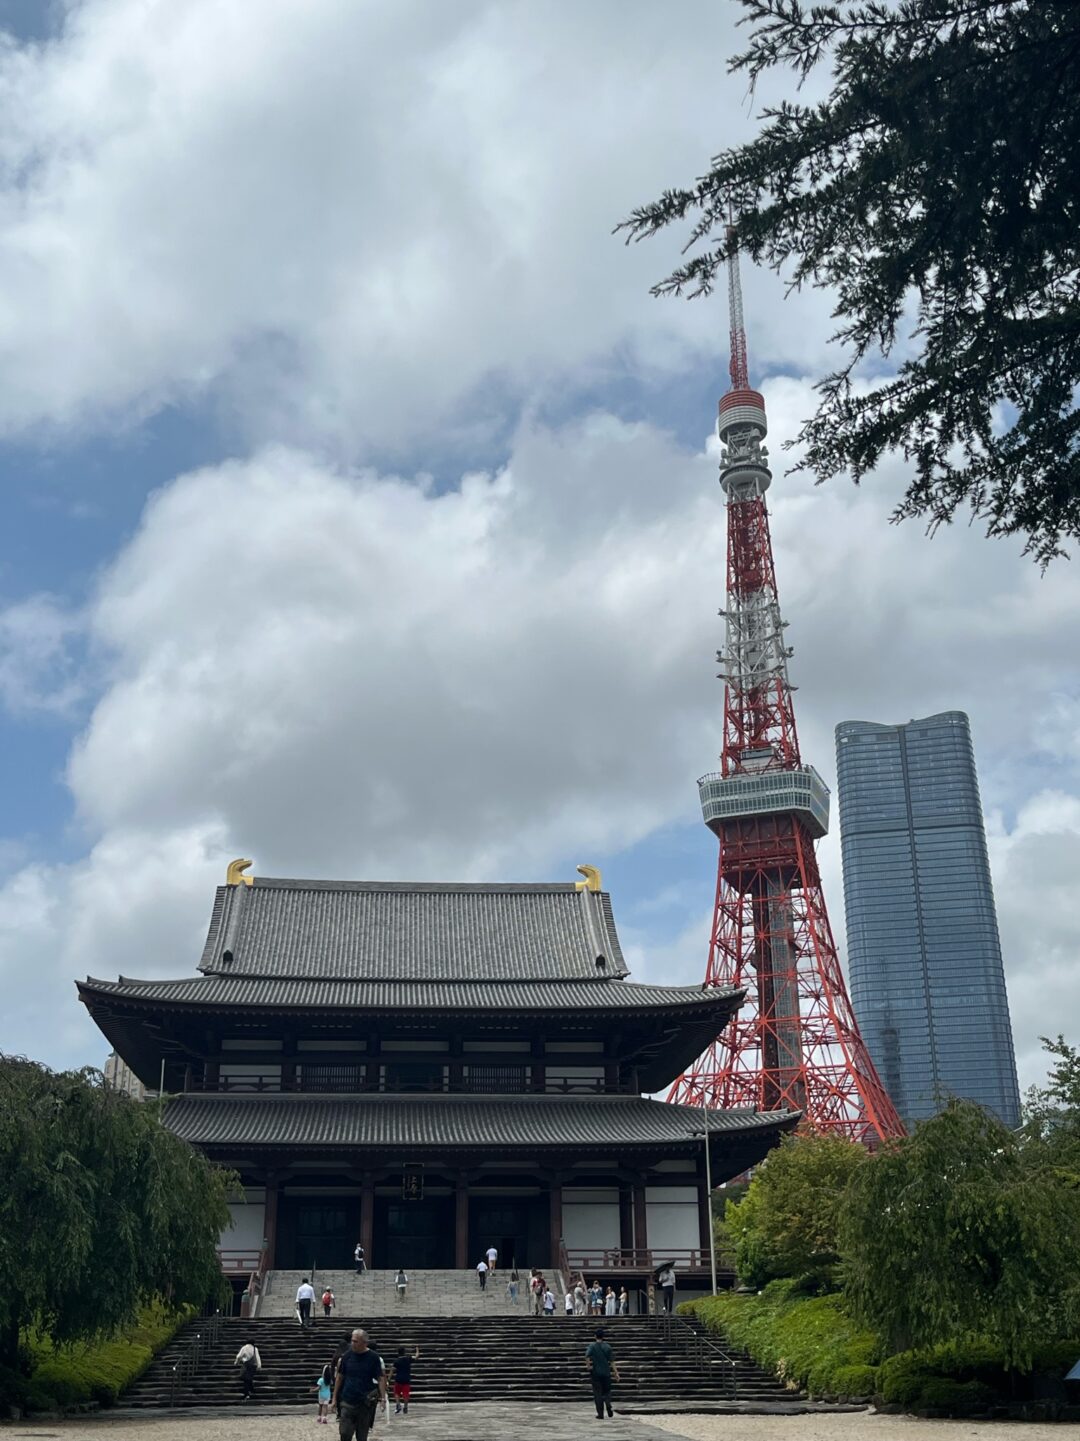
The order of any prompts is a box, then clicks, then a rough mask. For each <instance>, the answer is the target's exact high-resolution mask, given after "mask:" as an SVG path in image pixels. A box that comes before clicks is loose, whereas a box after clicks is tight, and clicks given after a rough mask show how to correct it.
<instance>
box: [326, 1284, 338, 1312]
mask: <svg viewBox="0 0 1080 1441" xmlns="http://www.w3.org/2000/svg"><path fill="white" fill-rule="evenodd" d="M336 1304H337V1298H336V1297H335V1295H334V1293H333V1291H331V1289H330V1287H329V1286H327V1288H326V1290H325V1291H324V1292H323V1293H322V1308H323V1315H324V1316H329V1315H330V1312H331V1311H332V1310H333V1309H334V1306H335V1305H336Z"/></svg>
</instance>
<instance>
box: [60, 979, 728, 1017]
mask: <svg viewBox="0 0 1080 1441" xmlns="http://www.w3.org/2000/svg"><path fill="white" fill-rule="evenodd" d="M79 991H80V993H81V994H82V995H83V996H84V998H85V999H87V1000H88V1001H90V1000H97V999H98V998H102V999H105V998H109V997H114V998H116V999H117V1000H120V1001H147V1002H159V1003H160V1002H166V1003H167V1004H169V1005H170V1006H172V1005H184V1006H195V1007H198V1008H200V1009H203V1010H205V1009H214V1008H217V1007H227V1008H228V1009H229V1010H235V1009H236V1008H238V1007H240V1008H245V1009H246V1008H253V1009H258V1010H277V1009H282V1008H283V1009H288V1010H294V1009H296V1008H298V1007H311V1008H320V1009H321V1008H323V1007H331V1008H333V1009H335V1010H338V1009H343V1010H368V1011H397V1010H408V1011H428V1010H435V1011H467V1012H476V1011H504V1012H507V1013H508V1014H514V1013H521V1012H523V1011H531V1012H536V1011H563V1010H567V1011H570V1010H573V1011H584V1010H595V1011H607V1010H610V1009H616V1010H619V1011H633V1010H642V1011H654V1010H657V1009H658V1008H659V1009H661V1010H668V1009H670V1008H672V1007H675V1008H690V1009H691V1010H692V1011H694V1012H695V1013H697V1012H706V1011H708V1012H712V1011H717V1010H718V1011H722V1012H724V1013H725V1014H730V1013H731V1012H732V1011H733V1010H734V1009H735V1007H736V1006H737V1005H738V1003H739V1001H740V1000H741V999H742V995H743V992H742V991H737V990H732V989H731V988H730V987H719V986H710V987H704V986H701V985H697V986H651V985H644V984H640V983H638V982H637V981H626V980H608V979H605V980H596V979H595V978H594V979H593V981H592V983H591V984H588V985H585V984H582V983H581V982H580V981H528V980H526V981H472V980H470V981H426V980H419V981H365V980H339V981H327V980H304V979H299V978H295V977H278V978H274V977H258V976H222V975H214V976H191V977H185V978H184V979H182V980H168V981H157V980H133V979H132V978H131V977H125V976H121V977H120V979H119V980H117V981H101V980H97V979H95V978H94V977H93V976H88V977H87V978H86V980H85V981H84V982H79Z"/></svg>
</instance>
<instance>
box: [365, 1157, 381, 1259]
mask: <svg viewBox="0 0 1080 1441" xmlns="http://www.w3.org/2000/svg"><path fill="white" fill-rule="evenodd" d="M374 1243H375V1177H374V1176H373V1175H370V1174H369V1175H367V1176H365V1177H364V1179H363V1180H362V1181H361V1182H360V1244H361V1246H363V1248H364V1256H365V1257H366V1259H367V1263H368V1265H369V1266H372V1265H374V1264H375V1261H374V1260H373V1257H374ZM379 1264H380V1265H383V1264H385V1258H381V1259H379Z"/></svg>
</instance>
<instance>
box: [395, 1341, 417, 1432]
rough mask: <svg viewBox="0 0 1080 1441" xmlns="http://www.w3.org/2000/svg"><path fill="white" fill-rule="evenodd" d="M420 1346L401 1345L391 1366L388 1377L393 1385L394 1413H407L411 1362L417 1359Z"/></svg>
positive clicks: (410, 1383)
mask: <svg viewBox="0 0 1080 1441" xmlns="http://www.w3.org/2000/svg"><path fill="white" fill-rule="evenodd" d="M419 1356H420V1347H419V1346H413V1347H412V1348H411V1349H410V1348H409V1347H408V1346H402V1347H401V1349H400V1350H399V1351H398V1354H397V1358H396V1360H395V1361H394V1364H393V1366H392V1367H391V1375H390V1379H391V1381H392V1382H393V1385H394V1415H395V1416H396V1415H398V1414H399V1413H401V1414H404V1415H406V1416H407V1415H408V1414H409V1393H410V1391H411V1389H412V1363H413V1362H414V1361H416V1360H418V1359H419Z"/></svg>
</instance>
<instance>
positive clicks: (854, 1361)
mask: <svg viewBox="0 0 1080 1441" xmlns="http://www.w3.org/2000/svg"><path fill="white" fill-rule="evenodd" d="M679 1309H680V1311H685V1312H688V1313H690V1314H693V1315H695V1316H697V1317H698V1318H699V1319H700V1320H701V1321H702V1322H704V1324H705V1326H706V1327H707V1329H708V1330H710V1331H718V1332H720V1333H721V1334H722V1335H723V1337H724V1338H725V1339H726V1340H727V1341H729V1342H730V1343H731V1345H732V1346H735V1347H738V1348H739V1349H740V1350H743V1351H747V1352H749V1354H750V1355H751V1356H752V1357H753V1358H754V1360H755V1361H757V1362H758V1363H759V1364H760V1365H762V1366H766V1367H768V1368H769V1369H770V1370H772V1371H775V1372H776V1374H777V1375H778V1376H779V1377H780V1378H781V1379H783V1380H785V1381H788V1382H791V1383H792V1384H793V1385H797V1386H803V1387H805V1388H806V1390H807V1391H809V1393H810V1395H811V1396H876V1397H879V1398H880V1400H881V1401H882V1403H884V1404H885V1405H891V1406H902V1407H903V1408H904V1409H905V1410H909V1411H934V1412H944V1413H948V1414H952V1415H970V1414H972V1413H973V1412H980V1411H985V1410H986V1409H987V1408H988V1407H991V1406H1003V1405H1015V1404H1020V1405H1023V1404H1024V1403H1026V1402H1028V1401H1029V1400H1031V1399H1032V1397H1033V1396H1034V1391H1035V1388H1034V1377H1035V1376H1036V1375H1038V1376H1041V1377H1050V1378H1056V1379H1059V1380H1060V1379H1061V1378H1062V1377H1064V1375H1065V1373H1066V1371H1068V1370H1069V1368H1070V1367H1071V1366H1072V1365H1073V1363H1074V1362H1075V1361H1076V1360H1077V1358H1078V1357H1080V1341H1061V1342H1056V1343H1055V1344H1054V1345H1051V1346H1044V1347H1042V1348H1041V1349H1040V1350H1039V1351H1038V1352H1037V1353H1036V1356H1035V1364H1034V1367H1033V1370H1032V1373H1031V1374H1030V1375H1025V1376H1020V1375H1018V1374H1017V1373H1016V1372H1012V1371H1009V1370H1007V1369H1006V1366H1005V1361H1004V1354H1003V1352H1002V1351H1001V1349H1000V1348H999V1347H997V1346H994V1345H992V1344H991V1343H990V1342H988V1341H980V1340H978V1339H973V1340H968V1341H963V1342H951V1343H949V1344H947V1345H943V1346H934V1347H931V1348H928V1349H926V1350H920V1351H902V1352H901V1353H900V1354H899V1355H896V1356H889V1357H888V1358H886V1359H883V1355H884V1352H883V1347H882V1345H881V1342H880V1340H879V1339H878V1337H876V1336H875V1335H874V1334H873V1333H872V1332H869V1331H864V1330H861V1329H860V1328H859V1327H858V1326H857V1325H856V1324H855V1322H854V1321H852V1319H851V1317H850V1316H849V1315H848V1314H847V1312H846V1311H845V1310H844V1302H843V1297H842V1296H839V1295H829V1296H807V1295H806V1294H805V1293H804V1292H801V1291H800V1290H799V1285H798V1283H797V1282H796V1281H773V1282H772V1283H771V1284H770V1285H768V1286H766V1287H765V1289H764V1290H763V1291H760V1292H759V1293H758V1294H757V1295H754V1296H747V1295H741V1296H740V1295H736V1294H730V1293H729V1294H727V1295H723V1296H716V1297H712V1296H708V1297H705V1298H704V1299H702V1300H698V1301H687V1302H684V1304H683V1305H682V1306H680V1307H679Z"/></svg>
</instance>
